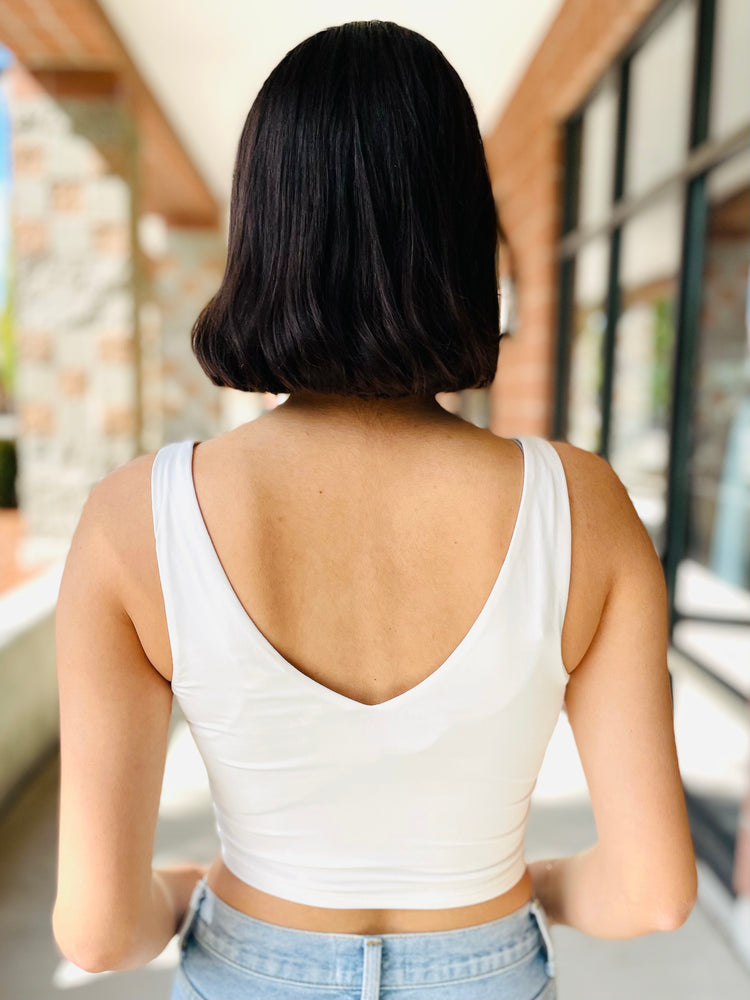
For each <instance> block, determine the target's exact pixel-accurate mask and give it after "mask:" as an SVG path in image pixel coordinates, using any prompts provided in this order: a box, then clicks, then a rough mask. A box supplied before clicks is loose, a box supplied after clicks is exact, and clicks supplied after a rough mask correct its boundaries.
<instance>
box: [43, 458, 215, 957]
mask: <svg viewBox="0 0 750 1000" xmlns="http://www.w3.org/2000/svg"><path fill="white" fill-rule="evenodd" d="M136 461H138V460H136ZM141 461H142V459H141ZM134 464H135V463H130V466H131V467H130V468H127V467H123V468H121V469H119V470H115V472H114V473H111V474H110V475H109V476H106V477H105V478H104V479H102V480H101V481H100V482H99V483H97V484H96V485H95V486H94V488H93V489H92V491H91V493H90V494H89V497H88V499H87V501H86V503H85V505H84V508H83V511H82V513H81V517H80V519H79V522H78V525H77V527H76V530H75V533H74V535H73V539H72V542H71V546H70V549H69V552H68V555H67V558H66V562H65V567H64V570H63V574H62V580H61V583H60V593H59V597H58V601H57V607H56V611H55V644H56V659H57V678H58V689H59V705H60V804H59V844H58V871H57V896H56V898H55V904H54V909H53V913H52V929H53V933H54V937H55V941H56V942H57V945H58V947H59V948H60V950H61V952H62V953H63V954H64V955H65V956H66V957H67V958H68V959H70V961H72V962H74V963H75V964H76V965H78V966H79V967H80V968H82V969H85V970H87V971H90V972H102V971H106V970H115V969H130V968H136V967H139V966H141V965H145V964H146V963H147V962H149V961H150V960H151V959H152V958H155V957H156V956H157V955H158V954H159V953H160V952H161V951H162V950H163V949H164V947H165V946H166V945H167V944H168V943H169V940H170V939H171V937H172V936H173V935H174V934H175V933H176V931H177V928H178V926H179V923H180V920H181V919H182V916H183V914H184V912H185V910H186V908H187V905H188V901H189V898H190V893H191V890H192V887H193V885H194V883H195V881H196V880H197V879H198V878H199V877H200V876H201V875H202V874H203V872H204V871H205V869H204V868H201V867H199V866H197V865H195V866H193V865H182V866H174V867H172V868H169V869H161V870H160V871H156V872H155V871H154V870H153V868H152V858H153V849H154V839H155V834H156V823H157V816H158V809H159V798H160V793H161V785H162V780H163V777H164V764H165V760H166V752H167V737H168V732H169V721H170V715H171V709H172V689H171V686H170V685H169V683H168V682H167V681H166V680H165V678H164V677H162V675H161V674H159V673H158V671H157V670H156V669H155V668H154V667H153V666H152V664H151V662H150V661H149V659H148V657H147V656H146V654H145V652H144V650H143V647H142V645H141V642H140V640H139V638H138V634H137V632H136V630H135V627H134V625H133V622H132V621H131V619H130V617H129V616H128V614H127V612H126V611H125V608H124V606H123V603H122V600H121V598H120V596H118V595H119V594H121V593H122V590H121V587H120V584H121V579H122V575H123V565H122V562H123V561H122V559H121V558H118V547H117V545H116V544H114V543H113V539H114V538H115V535H116V532H117V531H118V530H120V529H121V527H122V524H123V520H122V519H123V518H125V519H127V517H128V509H127V498H128V492H129V491H128V489H127V488H126V489H123V486H125V487H127V486H128V485H129V484H132V482H133V475H134V473H138V470H134V469H133V468H132V466H133V465H134ZM149 467H150V466H149ZM140 472H141V474H142V467H141V470H140ZM118 525H119V528H118Z"/></svg>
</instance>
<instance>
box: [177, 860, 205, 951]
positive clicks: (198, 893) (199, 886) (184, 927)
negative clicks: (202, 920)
mask: <svg viewBox="0 0 750 1000" xmlns="http://www.w3.org/2000/svg"><path fill="white" fill-rule="evenodd" d="M207 878H208V876H207V875H204V876H203V877H202V878H199V879H198V881H197V882H196V883H195V885H194V886H193V891H192V893H191V895H190V902H189V903H188V908H187V911H186V913H185V916H184V917H183V918H182V923H181V924H180V927H179V930H178V931H177V942H178V944H179V946H180V949H183V948H184V947H185V942H186V941H187V937H188V935H189V933H190V931H191V929H192V926H193V924H194V922H195V918H196V916H197V915H198V910H199V909H200V905H201V902H202V901H203V899H204V897H205V896H206V879H207Z"/></svg>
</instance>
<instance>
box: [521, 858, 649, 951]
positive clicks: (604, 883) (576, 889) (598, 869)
mask: <svg viewBox="0 0 750 1000" xmlns="http://www.w3.org/2000/svg"><path fill="white" fill-rule="evenodd" d="M598 847H599V845H598V844H594V845H593V846H592V847H589V848H587V849H586V850H584V851H581V852H580V853H578V854H573V855H570V856H568V857H563V858H550V859H544V860H542V861H533V862H531V863H530V864H529V865H528V868H529V872H530V874H531V879H532V882H533V884H534V892H535V894H536V896H537V898H538V899H539V901H540V903H541V904H542V906H543V907H544V909H545V911H546V913H547V917H548V918H549V922H550V923H551V924H566V925H567V926H569V927H573V928H574V929H575V930H578V931H581V932H582V933H584V934H589V935H591V936H592V937H599V938H630V937H637V936H639V935H641V934H649V933H651V932H653V931H655V930H657V929H658V928H657V920H656V917H655V915H654V914H653V913H651V912H649V911H648V909H647V907H646V906H644V905H643V904H640V903H636V902H634V901H632V900H630V899H628V898H627V896H626V895H625V893H624V892H623V888H622V880H621V878H620V877H619V873H618V872H617V871H616V870H615V869H614V866H613V865H611V864H609V865H607V864H606V863H605V861H604V858H603V857H602V854H601V851H600V850H599V849H598Z"/></svg>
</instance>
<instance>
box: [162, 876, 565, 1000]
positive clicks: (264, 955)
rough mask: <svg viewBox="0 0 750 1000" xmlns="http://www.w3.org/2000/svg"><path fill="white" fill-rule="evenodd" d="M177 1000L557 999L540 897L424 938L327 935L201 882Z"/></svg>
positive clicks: (182, 941)
mask: <svg viewBox="0 0 750 1000" xmlns="http://www.w3.org/2000/svg"><path fill="white" fill-rule="evenodd" d="M179 945H180V965H179V968H178V970H177V974H176V976H175V980H174V985H173V988H172V994H171V1000H329V998H330V1000H557V981H556V978H555V956H554V950H553V944H552V938H551V936H550V931H549V924H548V921H547V917H546V914H545V912H544V910H543V908H542V906H541V904H540V903H539V901H538V899H536V898H534V899H532V900H530V901H529V902H528V903H525V904H524V905H523V906H522V907H520V909H518V910H515V911H514V912H513V913H509V914H508V915H507V916H504V917H500V919H498V920H492V921H490V922H488V923H483V924H476V925H474V926H472V927H464V928H460V929H459V930H451V931H429V932H427V933H419V934H377V935H373V934H327V933H321V932H318V931H303V930H297V929H294V928H289V927H281V926H279V925H277V924H270V923H267V922H266V921H264V920H257V919H256V918H255V917H250V916H248V915H247V914H245V913H242V912H241V911H240V910H236V909H235V908H234V907H232V906H229V905H228V904H227V903H225V902H224V901H223V900H222V899H220V898H219V897H218V896H217V895H216V894H215V893H213V892H212V891H211V889H210V888H209V887H208V885H207V884H206V880H205V877H204V878H202V879H200V881H199V882H197V883H196V886H195V889H194V891H193V896H192V899H191V901H190V907H189V910H188V913H187V915H186V917H185V920H184V921H183V924H182V927H181V929H180V932H179Z"/></svg>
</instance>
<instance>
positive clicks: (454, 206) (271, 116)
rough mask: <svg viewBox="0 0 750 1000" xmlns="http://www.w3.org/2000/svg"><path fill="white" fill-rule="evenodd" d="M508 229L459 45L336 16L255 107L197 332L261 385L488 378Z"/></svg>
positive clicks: (199, 343) (444, 387) (395, 392)
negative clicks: (501, 241)
mask: <svg viewBox="0 0 750 1000" xmlns="http://www.w3.org/2000/svg"><path fill="white" fill-rule="evenodd" d="M498 236H499V219H498V214H497V209H496V206H495V201H494V197H493V193H492V187H491V183H490V179H489V174H488V171H487V162H486V159H485V153H484V146H483V143H482V138H481V136H480V133H479V127H478V124H477V119H476V115H475V112H474V107H473V105H472V102H471V99H470V98H469V95H468V93H467V92H466V89H465V87H464V85H463V83H462V82H461V79H460V77H459V76H458V73H457V72H456V71H455V69H454V68H453V67H452V66H451V64H450V63H449V62H448V60H447V59H446V58H445V56H444V55H443V54H442V52H441V51H440V50H439V49H438V48H437V47H436V46H435V45H434V44H433V43H432V42H430V41H428V39H426V38H425V37H424V36H423V35H420V34H419V33H418V32H416V31H411V30H409V29H408V28H404V27H401V26H400V25H398V24H395V23H393V22H392V21H377V20H376V21H351V22H349V23H347V24H342V25H339V26H337V27H331V28H326V29H325V30H323V31H319V32H317V33H316V34H314V35H312V36H311V37H310V38H307V39H305V40H304V41H303V42H300V44H299V45H297V46H295V48H293V49H291V50H290V51H289V52H288V53H287V54H286V55H285V56H284V58H283V59H282V60H281V62H280V63H279V64H278V65H277V66H276V68H275V69H274V70H273V71H272V72H271V74H270V76H269V77H268V79H267V80H266V81H265V83H264V84H263V86H262V88H261V90H260V92H259V93H258V96H257V97H256V99H255V101H254V103H253V105H252V107H251V108H250V111H249V113H248V116H247V119H246V121H245V125H244V127H243V130H242V135H241V137H240V141H239V146H238V150H237V159H236V164H235V168H234V175H233V180H232V194H231V204H230V217H229V239H228V253H227V262H226V268H225V272H224V276H223V278H222V281H221V285H220V287H219V289H218V291H217V292H216V294H215V295H214V296H213V297H212V298H211V300H210V301H209V302H208V303H207V305H206V306H205V307H204V308H203V310H202V311H201V313H200V315H199V316H198V318H197V320H196V321H195V324H194V325H193V329H192V332H191V347H192V350H193V352H194V354H195V356H196V358H197V359H198V362H199V364H200V366H201V368H202V369H203V371H204V372H205V373H206V375H208V377H209V378H210V380H211V382H213V383H214V385H219V386H229V387H232V388H235V389H240V390H244V391H247V392H271V393H292V392H294V391H295V390H308V391H314V392H322V393H335V394H341V395H345V396H359V397H363V398H371V397H378V398H389V397H400V396H410V395H418V396H423V395H424V396H432V395H435V394H436V393H439V392H456V391H458V390H461V389H469V388H481V387H484V386H487V385H489V384H490V382H491V381H492V380H493V378H494V376H495V371H496V368H497V361H498V353H499V343H500V340H501V335H500V319H499V301H498V279H497V255H498Z"/></svg>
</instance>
